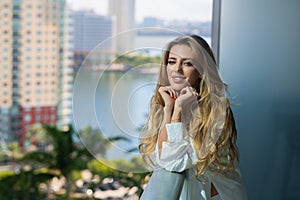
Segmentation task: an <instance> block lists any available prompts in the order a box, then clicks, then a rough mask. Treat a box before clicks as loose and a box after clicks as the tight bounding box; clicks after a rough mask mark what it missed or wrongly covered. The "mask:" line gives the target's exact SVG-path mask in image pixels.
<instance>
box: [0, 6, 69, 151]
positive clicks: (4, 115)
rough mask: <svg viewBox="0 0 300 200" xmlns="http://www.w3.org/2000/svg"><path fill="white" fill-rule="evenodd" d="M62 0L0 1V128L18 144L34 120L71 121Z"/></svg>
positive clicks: (23, 142)
mask: <svg viewBox="0 0 300 200" xmlns="http://www.w3.org/2000/svg"><path fill="white" fill-rule="evenodd" d="M65 6H66V5H65V1H64V0H52V1H48V0H31V1H26V0H1V1H0V13H1V16H0V35H1V37H0V47H1V49H0V59H1V68H0V75H1V78H0V85H1V93H0V97H1V98H0V132H1V136H2V137H4V138H5V139H6V140H19V142H20V145H21V146H22V147H25V146H26V141H27V139H29V137H30V135H28V134H29V133H28V130H29V129H30V127H31V126H32V125H35V124H39V123H48V124H57V125H59V126H61V127H62V128H63V127H64V126H65V125H66V124H69V123H71V119H72V118H71V114H72V113H71V100H72V99H71V90H72V82H73V78H72V77H73V76H72V75H73V73H72V68H71V65H72V59H73V58H72V54H71V52H70V48H71V38H70V34H69V31H70V29H69V25H70V24H71V21H70V18H69V13H68V11H67V9H66V7H65Z"/></svg>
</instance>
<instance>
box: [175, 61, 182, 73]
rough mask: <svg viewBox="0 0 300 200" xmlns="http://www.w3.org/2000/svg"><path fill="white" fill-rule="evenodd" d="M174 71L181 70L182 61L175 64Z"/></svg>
mask: <svg viewBox="0 0 300 200" xmlns="http://www.w3.org/2000/svg"><path fill="white" fill-rule="evenodd" d="M175 71H176V72H182V63H181V62H180V63H178V64H177V65H176V66H175Z"/></svg>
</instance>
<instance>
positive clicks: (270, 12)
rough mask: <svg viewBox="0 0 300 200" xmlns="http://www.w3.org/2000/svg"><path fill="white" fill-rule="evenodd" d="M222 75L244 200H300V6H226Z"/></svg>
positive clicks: (274, 0)
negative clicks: (232, 119) (234, 128)
mask: <svg viewBox="0 0 300 200" xmlns="http://www.w3.org/2000/svg"><path fill="white" fill-rule="evenodd" d="M220 70H221V74H222V76H223V79H224V80H225V82H227V83H228V84H229V90H230V92H231V96H232V102H234V103H237V104H239V105H237V106H233V110H234V113H235V117H236V121H237V128H238V134H239V135H238V146H239V149H240V153H241V163H240V168H241V171H242V175H243V178H244V181H245V184H246V187H247V189H248V195H249V199H254V200H259V199H272V200H277V199H278V200H279V199H280V200H281V199H300V108H299V106H300V105H299V103H300V89H299V87H300V1H299V0H244V1H239V0H227V1H223V2H222V8H221V38H220Z"/></svg>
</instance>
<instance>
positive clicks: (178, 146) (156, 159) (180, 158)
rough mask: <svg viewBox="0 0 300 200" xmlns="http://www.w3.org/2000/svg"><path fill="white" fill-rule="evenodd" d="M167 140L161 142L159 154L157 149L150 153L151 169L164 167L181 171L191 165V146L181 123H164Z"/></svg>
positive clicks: (192, 151) (168, 169)
mask: <svg viewBox="0 0 300 200" xmlns="http://www.w3.org/2000/svg"><path fill="white" fill-rule="evenodd" d="M166 131H167V135H168V140H169V141H168V142H163V143H162V149H161V155H160V156H159V150H158V149H157V148H156V151H155V152H153V154H152V155H151V160H152V162H153V163H154V165H153V166H152V168H153V170H156V169H161V168H163V169H166V170H167V171H175V172H182V171H184V170H185V169H188V168H192V167H193V157H194V156H193V153H194V150H193V147H192V146H191V143H190V139H189V137H188V135H187V134H184V131H183V124H182V123H171V124H166Z"/></svg>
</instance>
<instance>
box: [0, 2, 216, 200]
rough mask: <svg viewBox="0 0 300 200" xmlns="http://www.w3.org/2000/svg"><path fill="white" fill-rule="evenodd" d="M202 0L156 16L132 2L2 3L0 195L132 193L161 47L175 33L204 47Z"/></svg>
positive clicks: (207, 17)
mask: <svg viewBox="0 0 300 200" xmlns="http://www.w3.org/2000/svg"><path fill="white" fill-rule="evenodd" d="M100 2H101V3H100ZM199 2H200V4H199ZM207 2H208V1H205V3H204V1H197V2H196V1H193V0H192V1H190V2H189V3H188V4H187V5H186V9H185V10H184V11H182V13H181V14H180V15H179V14H178V13H176V12H174V11H175V10H178V9H179V8H178V6H177V4H176V2H175V1H165V2H164V3H161V7H160V8H159V9H161V11H162V12H157V11H158V10H159V9H157V8H156V6H153V5H152V4H153V3H154V2H152V3H151V5H150V4H149V2H146V1H144V5H143V1H135V0H109V1H84V2H83V1H65V0H52V1H49V0H31V1H27V0H0V59H1V62H0V63H1V68H0V85H1V91H0V179H1V183H0V188H1V189H0V197H1V198H4V199H12V198H17V199H18V198H24V199H35V198H37V199H41V198H46V199H48V198H55V197H56V196H57V195H58V196H59V195H61V194H63V195H65V196H66V197H75V196H76V195H77V196H78V195H79V196H81V197H86V196H89V195H91V194H90V192H91V191H92V195H93V196H94V197H98V198H108V197H113V196H114V195H119V196H120V195H121V196H125V195H128V194H130V195H129V196H128V197H130V198H137V197H138V195H139V194H140V193H141V191H142V184H144V182H145V180H146V179H147V177H146V176H147V169H146V168H145V166H144V165H143V163H142V160H141V158H140V156H139V155H138V151H137V146H138V135H139V131H140V128H141V126H142V125H143V123H144V122H145V120H146V115H147V112H148V108H149V105H148V103H145V102H150V98H151V95H152V94H153V91H154V87H155V81H156V78H157V69H158V66H159V63H160V56H161V53H162V49H163V48H164V45H166V43H167V42H168V41H170V40H172V39H174V38H175V37H177V36H179V35H181V34H198V35H202V36H203V37H204V38H205V39H206V40H207V41H208V43H210V40H211V39H210V34H211V7H212V5H211V1H209V2H210V4H208V3H207ZM202 4H203V6H200V5H202ZM195 5H197V6H199V9H197V10H195V9H194V8H193V6H195ZM141 8H142V9H141ZM146 10H147V12H145V11H146ZM201 10H203V13H202V14H201V13H199V11H201ZM149 11H151V12H149ZM163 13H165V14H163ZM193 13H194V14H193ZM175 15H176V17H175ZM73 130H74V131H73ZM53 133H55V134H54V135H53ZM60 133H62V134H63V137H64V138H62V137H61V136H60ZM78 136H79V137H78ZM65 140H66V141H67V142H66V143H63V145H62V142H64V141H65ZM84 151H86V152H85V153H82V152H84ZM64 152H65V154H64ZM60 154H61V155H62V156H63V158H60ZM45 155H48V157H45ZM95 159H96V160H100V161H102V164H101V163H100V164H99V163H96V160H95ZM78 162H80V163H79V164H78ZM74 163H75V164H74ZM103 163H104V164H105V167H106V168H105V169H103V167H104V166H103ZM107 166H109V167H110V168H112V169H116V171H118V170H120V171H124V170H125V173H123V174H122V173H121V172H115V171H111V169H109V168H107ZM53 169H54V171H53ZM86 169H89V171H88V173H93V175H92V177H95V176H96V177H97V176H99V174H101V175H100V177H101V178H100V179H99V178H98V179H97V178H96V181H95V180H94V179H93V181H92V178H91V175H88V176H86V175H83V174H82V172H83V171H84V170H86ZM41 170H42V171H41ZM45 170H46V172H45ZM55 170H56V171H55ZM57 171H58V172H57ZM128 172H140V173H141V172H142V173H143V174H141V175H134V176H132V175H131V174H128ZM57 173H58V174H57ZM74 173H78V174H81V175H77V176H75V177H77V178H76V180H79V182H78V181H77V182H76V183H75V182H72V181H73V180H74ZM115 173H117V174H115ZM46 174H47V176H46ZM40 176H41V177H43V178H41V179H38V178H40ZM110 176H115V178H114V179H113V181H111V179H109V181H108V182H107V179H105V177H110ZM20 177H26V178H25V179H22V178H20ZM30 177H31V178H30ZM32 177H34V178H32ZM27 178H28V179H27ZM16 180H18V181H16ZM37 180H38V181H37ZM124 180H126V181H125V182H124ZM22 181H24V182H22ZM80 181H81V182H80ZM86 181H87V182H89V183H88V184H84V183H85V182H86ZM45 183H46V185H43V184H45ZM91 183H92V184H96V186H95V188H93V190H91V189H89V187H92V186H90V184H91ZM69 184H70V187H68V185H69ZM10 185H11V187H10ZM20 185H21V187H20ZM116 185H118V186H116ZM123 185H124V186H126V185H129V186H130V187H127V189H124V187H123ZM121 186H122V187H121ZM26 187H27V188H26ZM40 187H45V188H48V189H46V190H44V189H41V188H40ZM101 187H102V189H100V188H101ZM103 188H104V189H103ZM105 188H106V189H105ZM112 188H114V190H113V191H111V193H109V192H108V193H105V192H107V191H106V190H111V189H112ZM129 189H130V191H129ZM27 190H30V191H31V192H28V193H26V194H24V191H27ZM7 191H8V192H7ZM3 192H4V193H6V192H7V194H5V195H4V196H3V194H4V193H3ZM96 192H98V193H97V195H96ZM93 193H94V194H93ZM105 195H106V196H105Z"/></svg>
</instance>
